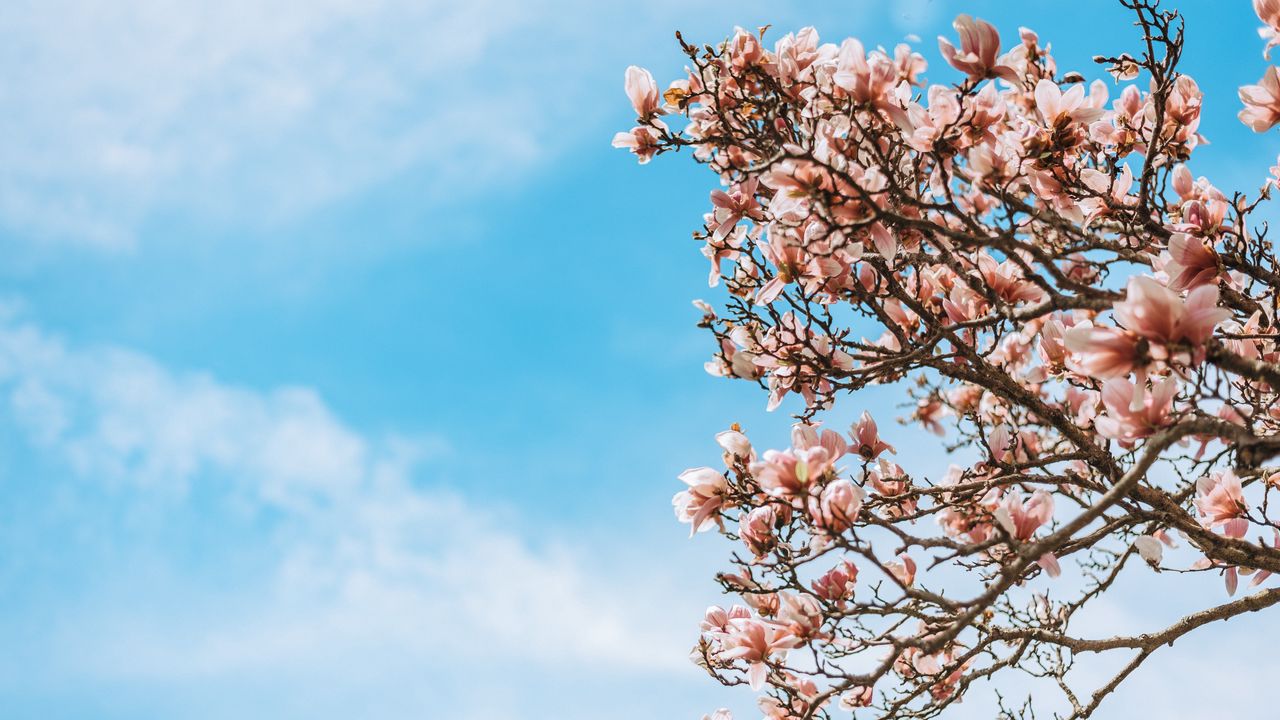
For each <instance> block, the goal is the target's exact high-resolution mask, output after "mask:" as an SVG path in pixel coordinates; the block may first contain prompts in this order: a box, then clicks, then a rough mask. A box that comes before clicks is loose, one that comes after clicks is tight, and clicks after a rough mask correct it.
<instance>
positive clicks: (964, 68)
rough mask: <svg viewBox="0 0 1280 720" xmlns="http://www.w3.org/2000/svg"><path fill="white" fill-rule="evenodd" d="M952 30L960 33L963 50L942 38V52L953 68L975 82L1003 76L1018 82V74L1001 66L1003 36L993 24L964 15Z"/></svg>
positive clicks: (940, 42) (940, 45) (1006, 66)
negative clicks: (1001, 38)
mask: <svg viewBox="0 0 1280 720" xmlns="http://www.w3.org/2000/svg"><path fill="white" fill-rule="evenodd" d="M951 27H953V28H955V30H956V32H958V33H960V49H959V50H956V46H955V45H952V44H951V41H950V40H948V39H946V38H944V37H942V36H938V50H939V51H940V52H941V53H942V57H943V59H945V60H946V61H947V62H948V63H950V64H951V67H954V68H955V69H957V70H959V71H960V72H962V73H965V74H966V75H968V76H969V77H970V78H972V79H974V80H981V79H983V78H989V77H999V78H1004V79H1005V80H1008V81H1009V82H1017V81H1018V73H1017V71H1015V70H1014V69H1013V68H1012V67H1009V66H1008V65H1003V64H1000V61H999V59H998V56H999V54H1000V33H999V32H998V31H997V30H996V29H995V27H994V26H993V25H992V24H991V23H989V22H987V21H985V20H978V19H974V18H972V17H970V16H968V15H960V16H958V17H957V18H956V19H955V22H953V23H952V24H951Z"/></svg>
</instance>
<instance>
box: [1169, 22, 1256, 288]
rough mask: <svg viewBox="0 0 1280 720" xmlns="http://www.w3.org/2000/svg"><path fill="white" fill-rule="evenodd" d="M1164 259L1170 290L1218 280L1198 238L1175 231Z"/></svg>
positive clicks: (1214, 262)
mask: <svg viewBox="0 0 1280 720" xmlns="http://www.w3.org/2000/svg"><path fill="white" fill-rule="evenodd" d="M1277 2H1280V0H1277ZM1162 259H1163V270H1164V272H1165V274H1167V275H1168V276H1169V289H1170V290H1176V291H1179V292H1181V291H1183V290H1190V289H1192V288H1196V287H1199V286H1201V285H1209V284H1215V283H1216V282H1217V280H1218V254H1217V253H1215V252H1214V251H1213V248H1212V247H1211V246H1209V245H1207V244H1206V243H1205V241H1204V240H1201V239H1200V238H1198V237H1192V236H1190V235H1188V234H1186V233H1174V234H1173V236H1172V237H1170V238H1169V249H1168V250H1166V251H1165V254H1164V255H1162Z"/></svg>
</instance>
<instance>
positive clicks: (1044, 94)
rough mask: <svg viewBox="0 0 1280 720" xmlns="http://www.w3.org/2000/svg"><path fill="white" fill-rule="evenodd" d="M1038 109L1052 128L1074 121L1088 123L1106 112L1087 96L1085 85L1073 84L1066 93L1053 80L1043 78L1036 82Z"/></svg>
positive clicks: (1045, 122) (1041, 116)
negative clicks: (1094, 104) (1093, 103)
mask: <svg viewBox="0 0 1280 720" xmlns="http://www.w3.org/2000/svg"><path fill="white" fill-rule="evenodd" d="M1035 97H1036V110H1038V111H1039V112H1040V118H1041V119H1042V120H1043V121H1044V124H1045V125H1046V126H1048V127H1050V128H1057V127H1063V126H1066V125H1070V124H1072V123H1080V124H1082V125H1087V124H1088V123H1091V122H1093V121H1094V120H1097V119H1098V118H1100V117H1102V115H1103V113H1104V112H1106V111H1105V110H1103V109H1102V108H1100V107H1095V106H1093V105H1092V104H1091V103H1090V102H1089V99H1087V98H1085V95H1084V86H1083V85H1079V84H1076V85H1072V86H1071V88H1070V89H1069V90H1067V91H1066V92H1065V93H1064V92H1062V88H1060V87H1058V84H1057V83H1055V82H1054V81H1052V80H1049V79H1046V78H1041V80H1040V82H1038V83H1036V91H1035Z"/></svg>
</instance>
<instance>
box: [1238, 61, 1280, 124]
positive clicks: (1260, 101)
mask: <svg viewBox="0 0 1280 720" xmlns="http://www.w3.org/2000/svg"><path fill="white" fill-rule="evenodd" d="M1240 102H1242V103H1244V109H1243V110H1241V111H1240V114H1239V118H1240V122H1242V123H1244V124H1245V125H1248V126H1249V127H1250V128H1251V129H1252V130H1253V131H1254V132H1259V133H1260V132H1266V131H1268V130H1270V129H1271V128H1272V127H1273V126H1274V125H1275V124H1276V123H1280V68H1277V67H1275V66H1272V67H1268V68H1267V69H1266V71H1265V72H1263V73H1262V79H1261V80H1259V81H1258V84H1257V85H1245V86H1243V87H1241V88H1240Z"/></svg>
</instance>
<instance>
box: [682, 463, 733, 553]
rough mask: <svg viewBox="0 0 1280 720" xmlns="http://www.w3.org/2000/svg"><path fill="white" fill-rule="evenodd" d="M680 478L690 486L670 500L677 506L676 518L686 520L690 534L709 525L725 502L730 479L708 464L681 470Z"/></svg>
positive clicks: (691, 535) (707, 527)
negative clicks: (726, 478) (707, 465)
mask: <svg viewBox="0 0 1280 720" xmlns="http://www.w3.org/2000/svg"><path fill="white" fill-rule="evenodd" d="M680 481H681V482H683V483H684V484H685V485H688V486H689V489H688V490H684V491H681V492H678V493H676V496H675V497H674V498H672V499H671V504H672V505H674V506H675V510H676V518H678V519H679V520H680V522H687V523H689V524H690V525H691V526H692V527H690V528H689V537H693V535H694V534H695V533H698V532H702V531H703V530H707V529H709V528H710V526H711V524H712V523H713V521H714V519H715V516H716V514H717V513H718V512H719V511H720V507H721V506H722V505H723V504H724V496H725V493H727V492H728V491H729V481H728V480H725V477H724V475H723V474H721V473H719V472H716V471H715V470H712V469H711V468H709V467H700V468H693V469H690V470H685V471H684V472H682V473H680Z"/></svg>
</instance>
